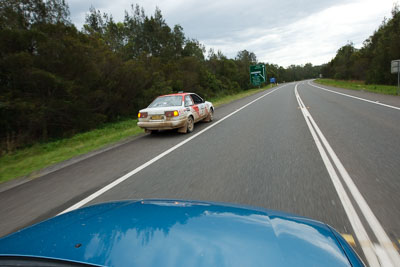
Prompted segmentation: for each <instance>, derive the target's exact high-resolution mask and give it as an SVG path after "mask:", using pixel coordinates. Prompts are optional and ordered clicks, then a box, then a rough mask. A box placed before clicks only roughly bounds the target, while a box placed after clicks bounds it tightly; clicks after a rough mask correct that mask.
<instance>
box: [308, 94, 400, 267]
mask: <svg viewBox="0 0 400 267" xmlns="http://www.w3.org/2000/svg"><path fill="white" fill-rule="evenodd" d="M373 103H374V102H373ZM374 104H376V103H374ZM310 116H311V115H310ZM311 121H312V122H313V124H314V126H315V129H316V130H317V133H318V134H319V136H320V137H321V140H322V142H323V143H324V145H325V147H326V149H327V151H328V153H329V154H330V155H331V157H332V160H333V162H334V164H335V165H336V167H337V169H338V170H339V173H340V175H341V176H342V178H343V180H344V182H345V183H346V185H347V187H348V188H349V190H350V192H351V194H352V195H353V197H354V200H355V201H356V202H357V205H358V206H359V207H360V210H361V212H362V213H363V215H364V217H365V219H366V220H367V222H368V224H369V225H370V226H371V229H372V231H373V232H374V234H375V236H376V238H377V239H378V241H379V243H380V245H381V247H382V248H383V249H384V250H385V251H386V252H387V253H388V255H389V256H390V258H391V259H392V262H393V263H395V266H400V256H399V254H398V252H397V251H396V249H395V248H394V247H393V244H392V241H390V238H389V237H388V236H387V234H386V232H385V230H384V229H383V227H382V225H381V224H380V223H379V221H378V219H377V218H376V216H375V215H374V213H373V212H372V210H371V208H370V207H369V206H368V204H367V201H366V200H365V198H364V197H363V196H362V195H361V193H360V191H359V190H358V188H357V186H356V185H355V183H354V181H353V180H352V179H351V177H350V175H349V173H348V172H347V170H346V169H345V168H344V166H343V164H342V162H341V161H340V160H339V158H338V156H337V155H336V153H335V151H333V149H332V147H331V146H330V145H329V143H328V141H327V140H326V138H325V136H324V135H323V134H322V132H321V130H320V129H319V128H318V126H316V123H315V121H314V120H313V119H312V118H311Z"/></svg>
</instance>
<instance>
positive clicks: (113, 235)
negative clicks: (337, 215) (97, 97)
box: [0, 200, 351, 267]
mask: <svg viewBox="0 0 400 267" xmlns="http://www.w3.org/2000/svg"><path fill="white" fill-rule="evenodd" d="M0 255H23V256H34V257H46V258H54V259H66V260H70V261H75V262H82V263H90V264H96V265H106V266H324V267H327V266H351V265H350V263H349V258H348V255H346V253H345V251H344V250H343V248H342V245H341V243H340V242H339V241H338V237H337V235H336V234H335V232H334V230H332V229H331V228H330V227H328V226H327V225H325V224H322V223H319V222H316V221H313V220H310V219H306V218H303V217H298V216H294V215H289V214H284V213H280V212H276V211H269V210H265V209H257V208H249V207H244V206H238V205H230V204H221V203H212V202H195V201H175V200H139V201H121V202H110V203H104V204H98V205H94V206H90V207H86V208H83V209H79V210H76V211H73V212H70V213H67V214H63V215H60V216H57V217H55V218H52V219H50V220H47V221H45V222H42V223H39V224H37V225H34V226H32V227H29V228H26V229H24V230H21V231H19V232H16V233H14V234H12V235H10V236H8V237H5V238H3V239H1V240H0Z"/></svg>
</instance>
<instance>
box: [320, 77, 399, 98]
mask: <svg viewBox="0 0 400 267" xmlns="http://www.w3.org/2000/svg"><path fill="white" fill-rule="evenodd" d="M315 82H316V83H319V84H323V85H328V86H333V87H340V88H346V89H351V90H360V91H369V92H374V93H379V94H385V95H396V94H397V86H393V85H380V84H365V83H364V82H363V81H343V80H332V79H317V80H315Z"/></svg>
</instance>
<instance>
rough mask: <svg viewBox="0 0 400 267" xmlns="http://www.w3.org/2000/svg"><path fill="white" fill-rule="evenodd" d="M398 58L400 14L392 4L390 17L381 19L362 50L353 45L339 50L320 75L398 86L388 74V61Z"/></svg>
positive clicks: (399, 56) (396, 6) (394, 79)
mask: <svg viewBox="0 0 400 267" xmlns="http://www.w3.org/2000/svg"><path fill="white" fill-rule="evenodd" d="M395 59H400V11H399V6H398V5H395V6H394V8H393V10H392V18H390V19H384V21H383V23H382V24H381V26H380V27H379V29H378V30H377V31H375V32H374V34H373V35H372V36H370V37H369V38H368V39H367V40H365V41H364V44H363V47H362V48H361V49H356V48H354V44H353V43H349V44H347V45H345V46H343V47H341V48H340V49H339V50H338V51H337V54H336V56H335V58H333V59H332V60H331V61H330V62H329V63H328V64H326V65H324V66H323V68H322V70H321V72H322V74H323V76H324V77H329V78H334V79H342V80H362V81H365V82H366V83H368V84H388V85H390V84H397V75H394V74H391V73H390V62H391V61H392V60H395Z"/></svg>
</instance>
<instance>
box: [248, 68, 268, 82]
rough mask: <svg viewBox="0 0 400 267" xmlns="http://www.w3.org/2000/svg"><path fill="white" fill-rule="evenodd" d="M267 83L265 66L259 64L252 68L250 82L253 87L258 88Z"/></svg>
mask: <svg viewBox="0 0 400 267" xmlns="http://www.w3.org/2000/svg"><path fill="white" fill-rule="evenodd" d="M265 81H266V77H265V65H264V64H258V65H252V66H250V82H251V83H252V84H253V85H255V86H258V85H260V84H261V83H264V82H265Z"/></svg>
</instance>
